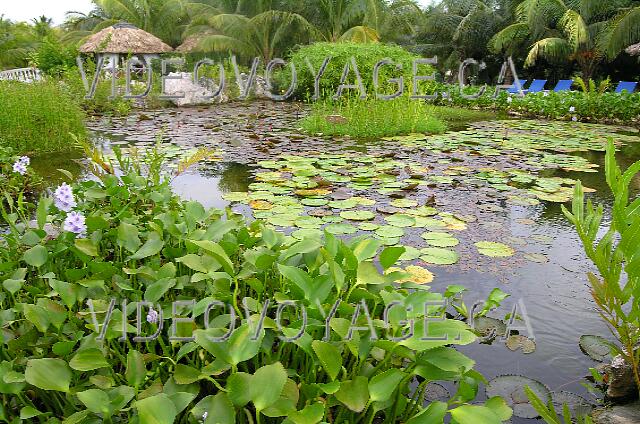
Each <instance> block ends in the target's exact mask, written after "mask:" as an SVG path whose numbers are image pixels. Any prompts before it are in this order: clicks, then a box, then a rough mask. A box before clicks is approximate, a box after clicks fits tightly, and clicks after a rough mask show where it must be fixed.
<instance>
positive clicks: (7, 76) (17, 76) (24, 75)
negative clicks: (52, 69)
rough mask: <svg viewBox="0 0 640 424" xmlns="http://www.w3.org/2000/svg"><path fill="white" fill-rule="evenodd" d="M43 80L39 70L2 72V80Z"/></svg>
mask: <svg viewBox="0 0 640 424" xmlns="http://www.w3.org/2000/svg"><path fill="white" fill-rule="evenodd" d="M41 79H42V72H41V71H40V69H37V68H20V69H10V70H8V71H0V80H9V81H20V82H33V81H40V80H41Z"/></svg>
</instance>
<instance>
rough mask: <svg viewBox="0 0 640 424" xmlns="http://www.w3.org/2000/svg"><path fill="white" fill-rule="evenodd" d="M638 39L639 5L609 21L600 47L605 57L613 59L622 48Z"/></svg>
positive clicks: (639, 29) (639, 38)
mask: <svg viewBox="0 0 640 424" xmlns="http://www.w3.org/2000/svg"><path fill="white" fill-rule="evenodd" d="M639 41H640V7H634V8H632V9H629V10H626V11H624V12H622V13H620V14H619V15H618V16H616V17H615V18H614V19H612V20H611V21H610V25H609V26H608V28H607V29H606V30H605V31H604V34H603V37H602V47H603V49H604V50H605V52H606V54H607V57H608V58H609V59H611V60H613V59H615V58H616V57H617V56H618V55H619V54H620V53H622V51H623V50H624V49H626V48H627V47H629V46H630V45H632V44H635V43H637V42H639Z"/></svg>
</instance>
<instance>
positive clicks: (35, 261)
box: [22, 245, 49, 268]
mask: <svg viewBox="0 0 640 424" xmlns="http://www.w3.org/2000/svg"><path fill="white" fill-rule="evenodd" d="M22 259H24V261H25V262H26V263H27V264H29V265H31V266H35V267H36V268H39V267H41V266H42V265H44V264H45V263H47V260H48V259H49V251H48V250H47V248H46V247H44V246H41V245H38V246H33V247H32V248H31V249H29V250H27V251H26V252H24V256H23V257H22Z"/></svg>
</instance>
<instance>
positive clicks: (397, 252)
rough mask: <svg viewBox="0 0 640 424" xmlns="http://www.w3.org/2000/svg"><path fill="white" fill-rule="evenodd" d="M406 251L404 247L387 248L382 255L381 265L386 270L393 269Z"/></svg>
mask: <svg viewBox="0 0 640 424" xmlns="http://www.w3.org/2000/svg"><path fill="white" fill-rule="evenodd" d="M406 250H407V249H405V248H404V247H403V246H392V247H387V248H386V249H384V250H383V251H382V253H380V265H382V268H384V269H385V270H386V269H389V268H391V267H392V266H393V265H395V263H396V262H397V261H398V259H400V256H402V255H403V254H404V252H405V251H406Z"/></svg>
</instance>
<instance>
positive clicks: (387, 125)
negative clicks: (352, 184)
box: [301, 96, 447, 138]
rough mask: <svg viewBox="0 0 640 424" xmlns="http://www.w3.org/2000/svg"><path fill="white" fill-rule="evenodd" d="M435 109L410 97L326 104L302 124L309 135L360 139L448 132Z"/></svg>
mask: <svg viewBox="0 0 640 424" xmlns="http://www.w3.org/2000/svg"><path fill="white" fill-rule="evenodd" d="M432 109H434V107H432V106H428V105H426V104H425V103H424V102H423V101H418V100H411V99H409V98H408V96H405V97H402V98H398V99H394V100H359V99H353V98H351V99H348V100H343V101H337V102H332V101H324V102H319V103H316V104H314V106H313V111H312V112H311V115H310V116H308V117H306V118H304V119H303V120H302V123H301V125H302V128H303V129H304V130H305V131H307V132H309V133H314V134H315V133H322V134H324V135H348V136H351V137H357V138H375V137H388V136H394V135H404V134H411V133H430V134H440V133H443V132H445V131H446V129H447V126H446V124H445V123H444V122H442V121H441V120H440V119H439V118H437V117H436V116H434V112H433V110H432Z"/></svg>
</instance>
